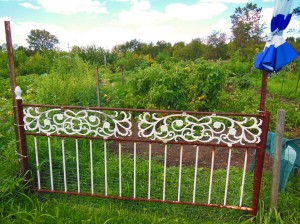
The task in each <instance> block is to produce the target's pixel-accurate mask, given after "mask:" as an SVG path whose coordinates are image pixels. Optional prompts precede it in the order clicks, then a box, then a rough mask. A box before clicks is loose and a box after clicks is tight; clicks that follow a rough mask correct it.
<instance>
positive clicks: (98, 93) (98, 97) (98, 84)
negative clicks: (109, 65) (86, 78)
mask: <svg viewBox="0 0 300 224" xmlns="http://www.w3.org/2000/svg"><path fill="white" fill-rule="evenodd" d="M96 85H97V99H98V107H100V106H101V105H100V82H99V70H98V67H97V68H96Z"/></svg>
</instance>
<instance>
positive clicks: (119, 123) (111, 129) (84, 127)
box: [24, 107, 132, 137]
mask: <svg viewBox="0 0 300 224" xmlns="http://www.w3.org/2000/svg"><path fill="white" fill-rule="evenodd" d="M130 119H131V113H126V112H124V111H119V112H118V111H113V112H112V114H107V113H104V112H102V111H97V110H79V111H73V110H69V109H67V110H66V109H49V110H46V111H40V109H39V108H32V107H28V108H25V109H24V128H25V130H28V131H35V132H37V133H44V134H48V135H49V134H67V135H84V136H87V135H89V136H101V137H111V136H114V137H120V136H131V134H132V132H131V127H132V124H131V121H130Z"/></svg>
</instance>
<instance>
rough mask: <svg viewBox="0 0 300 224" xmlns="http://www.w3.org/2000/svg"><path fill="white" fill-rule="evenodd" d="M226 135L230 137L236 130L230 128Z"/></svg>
mask: <svg viewBox="0 0 300 224" xmlns="http://www.w3.org/2000/svg"><path fill="white" fill-rule="evenodd" d="M228 133H229V134H230V135H235V134H236V129H235V128H230V129H229V131H228Z"/></svg>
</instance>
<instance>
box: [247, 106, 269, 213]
mask: <svg viewBox="0 0 300 224" xmlns="http://www.w3.org/2000/svg"><path fill="white" fill-rule="evenodd" d="M261 115H262V116H263V122H262V134H261V143H260V145H259V149H257V150H256V158H255V169H254V180H253V198H252V209H253V210H252V212H251V214H252V215H254V216H255V215H256V213H257V209H258V203H259V194H260V188H261V179H262V172H263V166H264V159H265V152H266V143H267V136H268V129H269V121H270V113H269V112H261Z"/></svg>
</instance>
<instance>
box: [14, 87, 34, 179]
mask: <svg viewBox="0 0 300 224" xmlns="http://www.w3.org/2000/svg"><path fill="white" fill-rule="evenodd" d="M15 93H16V98H15V99H14V100H15V102H16V107H15V109H16V121H17V122H16V123H15V125H16V126H15V127H16V134H17V145H18V155H19V162H20V165H21V170H22V174H23V176H24V181H25V182H27V181H29V180H30V178H31V177H30V173H29V172H28V171H29V164H28V153H27V143H26V135H25V129H24V120H23V118H24V114H23V104H22V103H23V101H22V96H21V94H22V90H21V88H20V87H18V86H17V87H16V89H15Z"/></svg>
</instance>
